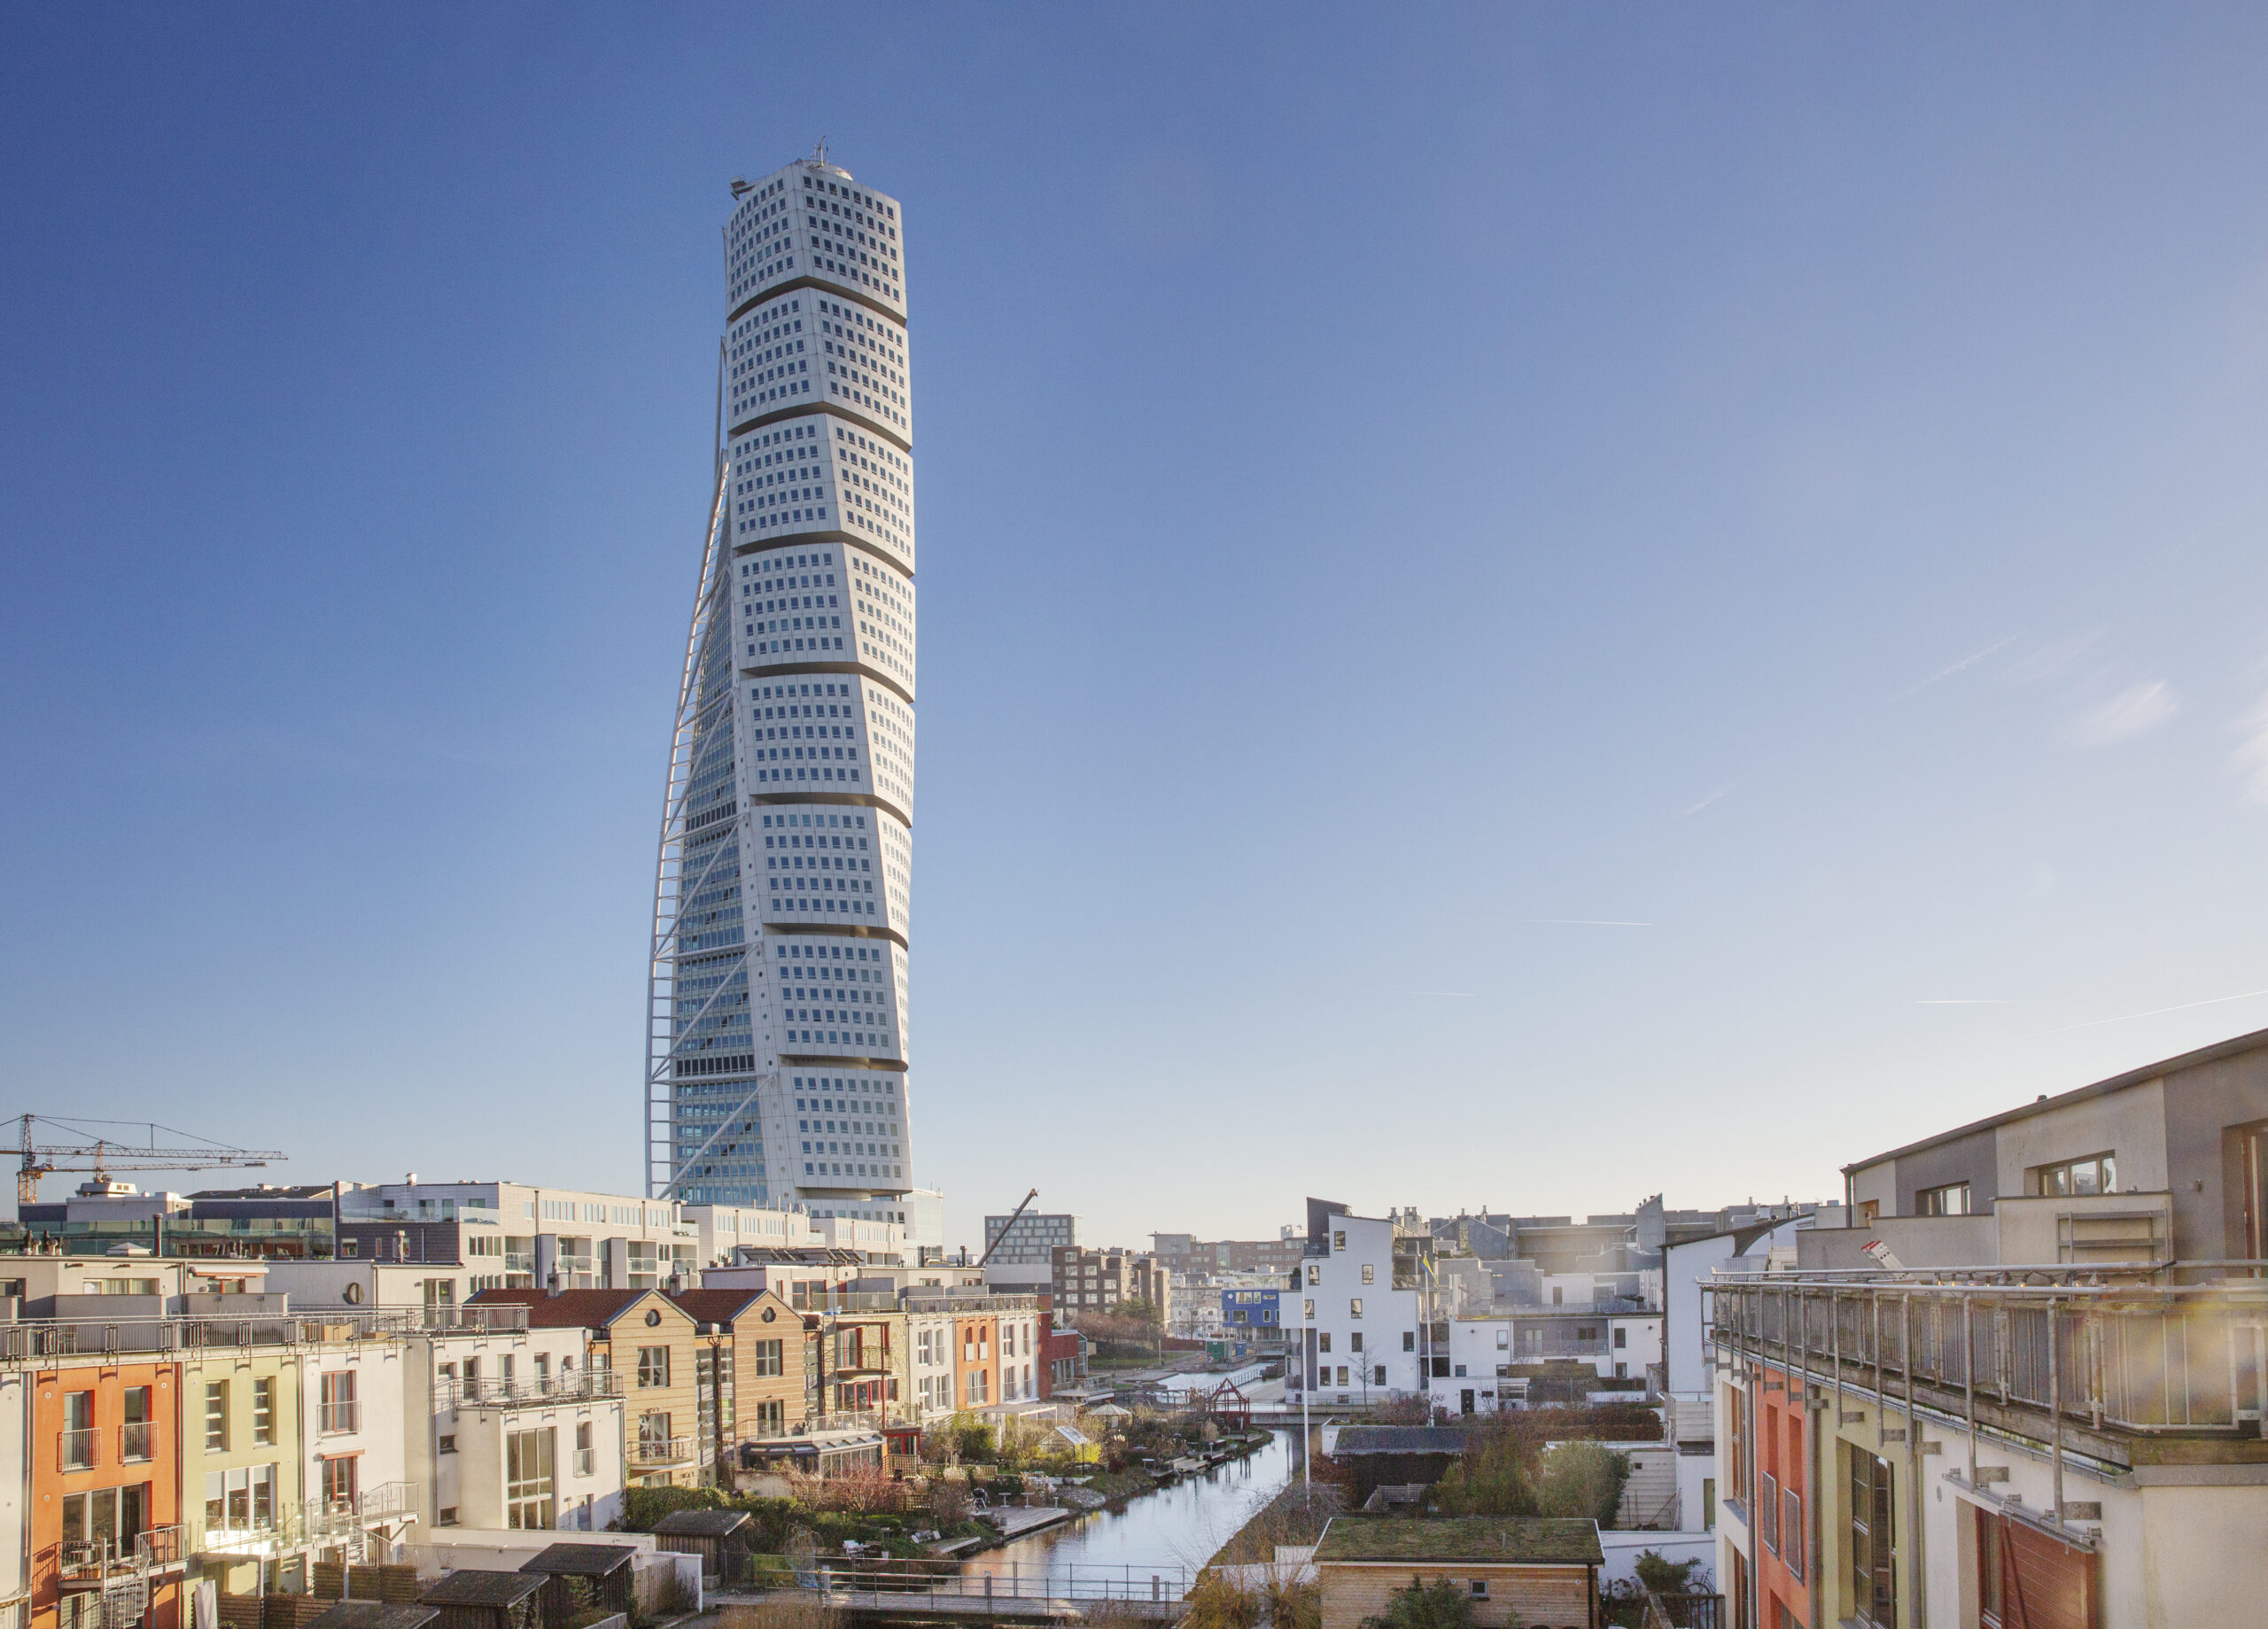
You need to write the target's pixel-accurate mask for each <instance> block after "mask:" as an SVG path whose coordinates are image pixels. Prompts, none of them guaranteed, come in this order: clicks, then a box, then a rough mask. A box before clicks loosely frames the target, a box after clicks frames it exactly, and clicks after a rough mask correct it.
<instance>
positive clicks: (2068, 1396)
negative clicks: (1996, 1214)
mask: <svg viewBox="0 0 2268 1629" xmlns="http://www.w3.org/2000/svg"><path fill="white" fill-rule="evenodd" d="M2030 1270H2031V1273H2032V1275H2033V1276H2037V1277H2042V1278H2047V1279H2049V1280H2050V1282H2045V1283H2035V1284H2007V1283H1986V1284H1942V1283H1938V1284H1932V1283H1917V1282H1915V1281H1914V1280H1912V1279H1899V1278H1895V1277H1883V1278H1876V1279H1860V1278H1854V1277H1851V1276H1824V1275H1823V1276H1803V1275H1788V1276H1782V1277H1767V1278H1753V1279H1746V1280H1729V1281H1724V1282H1720V1283H1716V1284H1705V1285H1704V1286H1703V1289H1704V1292H1705V1294H1706V1296H1707V1298H1708V1302H1709V1313H1710V1329H1711V1338H1712V1339H1713V1342H1714V1344H1715V1346H1716V1348H1717V1350H1718V1351H1719V1352H1720V1353H1721V1354H1727V1355H1729V1356H1731V1357H1733V1358H1735V1359H1736V1360H1737V1359H1743V1358H1745V1359H1751V1360H1758V1361H1764V1362H1767V1363H1770V1364H1773V1365H1775V1366H1777V1367H1783V1368H1787V1369H1792V1370H1796V1371H1799V1372H1802V1373H1805V1374H1808V1375H1813V1376H1816V1377H1818V1378H1820V1379H1821V1381H1822V1382H1825V1383H1829V1384H1839V1385H1843V1386H1845V1387H1848V1388H1855V1389H1859V1390H1864V1391H1872V1392H1877V1393H1878V1394H1883V1395H1885V1396H1891V1397H1895V1396H1900V1395H1904V1396H1914V1397H1916V1398H1917V1399H1918V1400H1922V1401H1925V1402H1927V1403H1928V1404H1929V1405H1930V1406H1931V1407H1936V1408H1953V1409H1955V1410H1967V1411H1969V1412H1972V1413H1973V1411H1974V1409H1975V1408H1976V1407H1977V1405H1979V1404H1982V1405H1984V1406H1985V1407H1987V1408H1997V1409H1999V1410H2000V1411H2001V1412H2002V1413H2003V1414H2008V1415H2012V1416H2038V1417H2039V1420H2040V1422H2041V1424H2042V1428H2043V1429H2044V1428H2045V1427H2046V1424H2047V1421H2049V1420H2050V1419H2051V1418H2052V1419H2054V1420H2061V1421H2064V1422H2069V1423H2075V1424H2082V1425H2084V1426H2085V1427H2086V1428H2088V1429H2090V1430H2092V1431H2109V1432H2118V1431H2126V1432H2133V1433H2138V1434H2141V1433H2164V1432H2194V1433H2202V1434H2210V1433H2224V1434H2225V1433H2236V1434H2240V1435H2257V1434H2258V1433H2259V1430H2260V1423H2261V1421H2262V1419H2263V1417H2264V1413H2268V1283H2263V1282H2261V1281H2259V1280H2256V1279H2243V1280H2230V1281H2226V1282H2223V1283H2220V1284H2163V1283H2150V1282H2140V1281H2139V1277H2140V1276H2136V1277H2135V1278H2133V1279H2129V1280H2128V1281H2126V1282H2117V1281H2116V1279H2117V1276H2116V1275H2106V1274H2104V1273H2102V1272H2101V1271H2100V1270H2098V1269H2091V1268H2061V1269H2057V1268H2041V1269H2030ZM2106 1279H2109V1280H2111V1281H2108V1282H2106Z"/></svg>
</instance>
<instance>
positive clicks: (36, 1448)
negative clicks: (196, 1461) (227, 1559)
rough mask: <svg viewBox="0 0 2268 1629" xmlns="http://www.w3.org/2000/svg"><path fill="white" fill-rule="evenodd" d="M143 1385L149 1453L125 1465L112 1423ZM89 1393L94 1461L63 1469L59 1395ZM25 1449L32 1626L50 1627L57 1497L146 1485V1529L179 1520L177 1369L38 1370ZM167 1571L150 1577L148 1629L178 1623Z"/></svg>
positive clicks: (120, 1419) (55, 1593)
mask: <svg viewBox="0 0 2268 1629" xmlns="http://www.w3.org/2000/svg"><path fill="white" fill-rule="evenodd" d="M141 1385H146V1386H148V1387H149V1388H150V1416H151V1430H150V1439H151V1440H150V1457H149V1458H148V1459H147V1460H144V1461H136V1462H132V1463H121V1462H120V1458H119V1427H120V1426H121V1425H122V1424H124V1423H126V1397H125V1393H126V1391H127V1388H128V1387H129V1386H141ZM87 1391H91V1392H93V1393H94V1394H95V1403H94V1423H95V1440H96V1451H95V1464H94V1467H93V1469H91V1470H74V1471H66V1470H63V1469H62V1466H63V1420H64V1404H63V1399H64V1396H65V1394H66V1392H87ZM29 1447H30V1454H31V1478H30V1481H31V1530H32V1531H31V1548H32V1598H31V1629H55V1625H56V1622H57V1618H58V1612H57V1602H58V1598H59V1596H60V1594H61V1590H60V1567H61V1561H62V1543H63V1496H64V1495H65V1494H66V1493H89V1492H92V1491H94V1490H96V1489H98V1488H110V1487H131V1486H134V1485H137V1484H138V1485H146V1486H147V1488H148V1490H149V1492H148V1495H147V1497H146V1499H145V1501H144V1517H143V1524H144V1526H145V1527H170V1526H172V1525H174V1524H175V1523H177V1522H179V1521H180V1520H181V1504H180V1496H181V1367H180V1365H179V1364H175V1363H117V1364H97V1363H86V1364H78V1365H74V1366H72V1367H70V1368H67V1369H43V1370H42V1371H40V1373H39V1374H38V1376H37V1377H36V1379H35V1382H34V1388H33V1392H32V1434H31V1442H30V1445H29ZM175 1576H177V1575H169V1576H168V1581H167V1582H166V1583H164V1584H163V1585H159V1584H157V1583H156V1582H154V1581H153V1582H152V1585H151V1592H150V1617H149V1620H148V1623H149V1629H175V1626H176V1625H178V1624H179V1623H180V1621H181V1601H180V1591H179V1589H178V1587H177V1586H175V1583H174V1582H172V1581H171V1579H172V1577H175Z"/></svg>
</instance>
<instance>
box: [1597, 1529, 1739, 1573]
mask: <svg viewBox="0 0 2268 1629" xmlns="http://www.w3.org/2000/svg"><path fill="white" fill-rule="evenodd" d="M1598 1544H1599V1548H1600V1549H1602V1550H1604V1552H1605V1553H1606V1564H1605V1565H1604V1566H1603V1567H1601V1568H1600V1569H1599V1570H1598V1581H1599V1582H1600V1583H1601V1584H1613V1583H1619V1582H1621V1581H1622V1580H1624V1579H1635V1578H1636V1577H1637V1576H1638V1557H1639V1556H1641V1555H1644V1554H1645V1553H1646V1552H1647V1551H1648V1550H1651V1551H1653V1553H1654V1554H1655V1555H1659V1556H1660V1557H1661V1558H1662V1559H1663V1560H1664V1561H1697V1562H1699V1563H1701V1564H1702V1565H1703V1566H1704V1567H1713V1566H1715V1565H1716V1561H1717V1540H1716V1537H1715V1535H1713V1534H1712V1533H1707V1532H1625V1531H1623V1530H1621V1529H1619V1528H1618V1529H1615V1530H1613V1531H1612V1532H1602V1533H1601V1534H1599V1536H1598ZM1711 1576H1712V1577H1713V1576H1714V1574H1712V1575H1711ZM1696 1587H1697V1588H1698V1587H1704V1586H1701V1585H1699V1584H1698V1583H1697V1584H1696Z"/></svg>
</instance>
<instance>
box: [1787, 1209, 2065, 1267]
mask: <svg viewBox="0 0 2268 1629" xmlns="http://www.w3.org/2000/svg"><path fill="white" fill-rule="evenodd" d="M2051 1231H2052V1230H2051ZM1999 1237H2000V1236H1999V1231H1998V1229H1997V1226H1996V1222H1995V1218H1994V1217H1993V1216H1992V1215H1990V1214H1985V1215H1971V1216H1896V1217H1891V1216H1885V1217H1884V1218H1883V1219H1882V1220H1881V1221H1879V1222H1876V1223H1875V1224H1874V1225H1873V1226H1872V1227H1865V1228H1809V1229H1806V1230H1804V1231H1803V1232H1801V1233H1798V1234H1797V1235H1796V1264H1797V1266H1798V1267H1799V1268H1802V1269H1803V1270H1804V1271H1805V1272H1817V1271H1820V1270H1821V1269H1822V1268H1831V1269H1834V1270H1837V1271H1845V1272H1847V1271H1858V1272H1873V1271H1875V1270H1876V1268H1877V1266H1878V1263H1876V1261H1875V1259H1874V1258H1873V1257H1872V1256H1870V1255H1868V1253H1866V1246H1867V1245H1868V1243H1870V1242H1872V1241H1874V1240H1876V1239H1879V1240H1880V1241H1881V1242H1882V1243H1883V1244H1884V1245H1888V1246H1889V1247H1890V1250H1891V1253H1892V1254H1893V1255H1895V1256H1897V1258H1898V1259H1899V1261H1903V1262H1904V1263H1905V1264H1906V1265H1907V1266H1908V1267H1974V1266H1976V1265H1977V1264H1978V1263H1980V1262H1990V1261H1998V1260H2000V1254H1999V1251H2000V1244H1999ZM2047 1259H2048V1260H2050V1261H2053V1260H2054V1255H2053V1253H2050V1255H2049V1256H2048V1258H2047Z"/></svg>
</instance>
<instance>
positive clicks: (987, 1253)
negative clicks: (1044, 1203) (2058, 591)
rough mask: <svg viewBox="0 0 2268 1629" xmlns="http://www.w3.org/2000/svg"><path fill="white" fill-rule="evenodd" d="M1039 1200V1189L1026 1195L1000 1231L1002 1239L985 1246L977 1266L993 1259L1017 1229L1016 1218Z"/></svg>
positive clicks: (977, 1260)
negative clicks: (1034, 1201)
mask: <svg viewBox="0 0 2268 1629" xmlns="http://www.w3.org/2000/svg"><path fill="white" fill-rule="evenodd" d="M1036 1198H1039V1190H1038V1189H1037V1188H1035V1189H1033V1190H1032V1191H1030V1192H1029V1193H1028V1194H1026V1195H1024V1202H1023V1203H1022V1204H1021V1205H1019V1206H1016V1208H1015V1209H1014V1211H1012V1212H1010V1213H1009V1215H1008V1221H1007V1224H1006V1226H1004V1227H1003V1228H1002V1229H1001V1230H1000V1237H998V1238H996V1239H994V1240H993V1241H992V1242H991V1243H990V1244H989V1245H985V1246H984V1253H983V1255H981V1256H979V1257H977V1258H976V1265H977V1266H979V1267H983V1265H984V1264H985V1263H986V1262H987V1261H990V1260H991V1259H992V1253H993V1252H994V1251H996V1250H998V1249H999V1247H1000V1246H1001V1245H1005V1244H1006V1243H1007V1242H1008V1235H1009V1233H1010V1232H1011V1231H1013V1230H1014V1228H1015V1225H1016V1218H1017V1217H1018V1216H1021V1215H1022V1214H1024V1213H1025V1212H1026V1211H1028V1210H1029V1209H1030V1208H1031V1202H1032V1201H1033V1200H1034V1199H1036ZM964 1259H966V1258H964Z"/></svg>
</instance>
